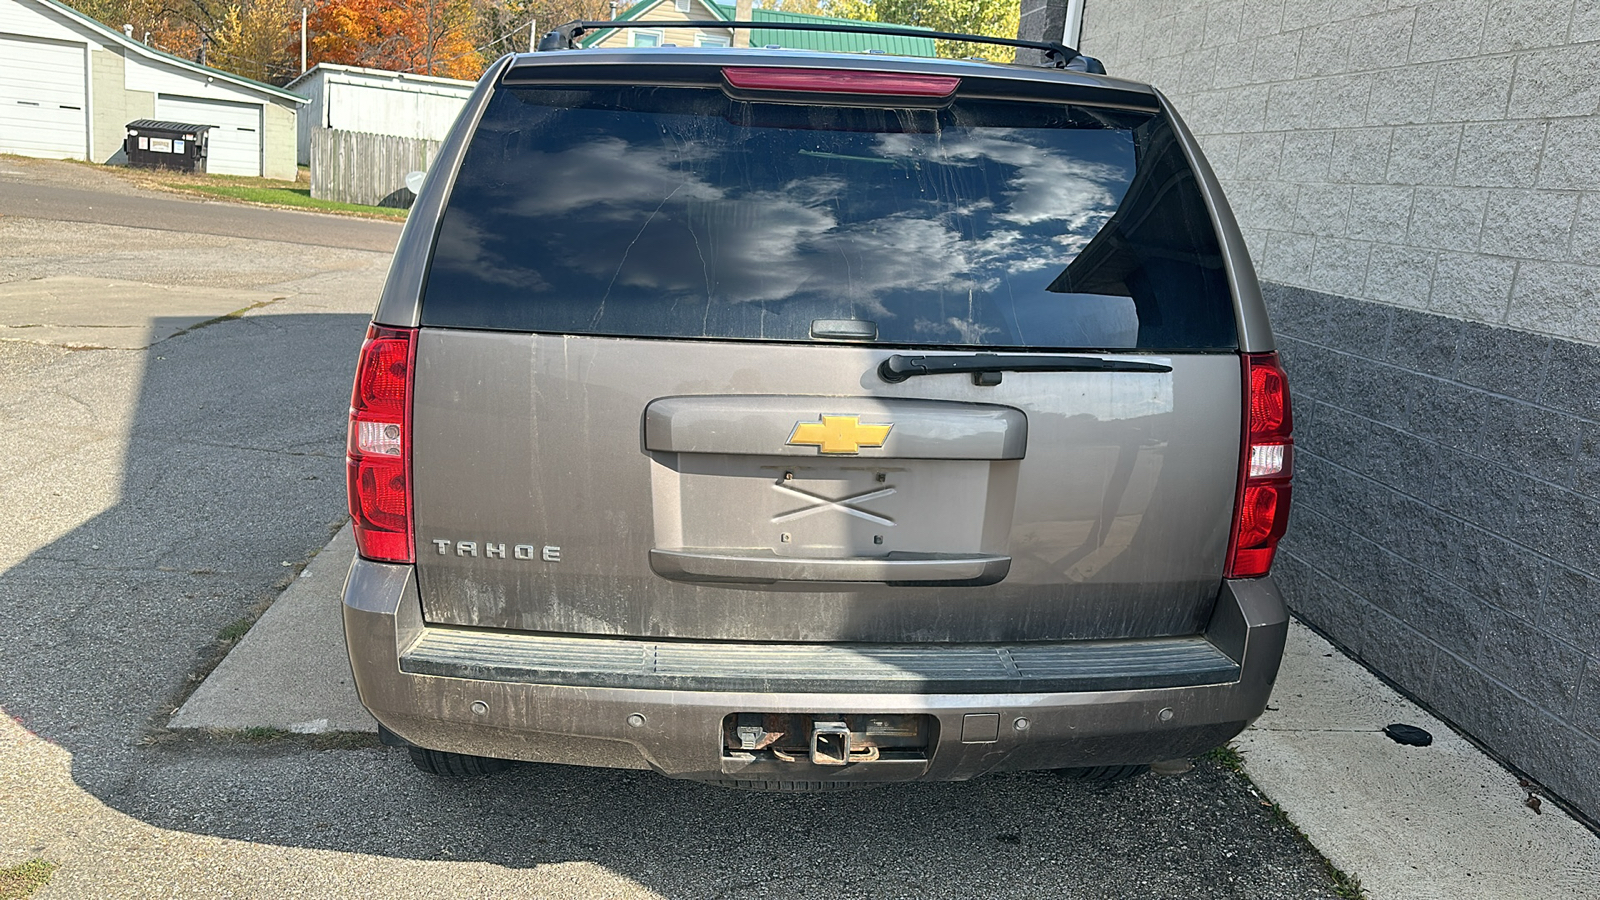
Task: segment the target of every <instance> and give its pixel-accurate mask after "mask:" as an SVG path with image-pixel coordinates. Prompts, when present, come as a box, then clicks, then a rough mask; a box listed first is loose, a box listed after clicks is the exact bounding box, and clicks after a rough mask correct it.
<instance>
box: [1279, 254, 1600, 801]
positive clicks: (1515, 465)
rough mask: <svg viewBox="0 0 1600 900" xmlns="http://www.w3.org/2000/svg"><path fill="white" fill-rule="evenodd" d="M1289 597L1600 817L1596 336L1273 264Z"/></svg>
mask: <svg viewBox="0 0 1600 900" xmlns="http://www.w3.org/2000/svg"><path fill="white" fill-rule="evenodd" d="M1263 290H1264V293H1265V295H1266V297H1267V302H1268V306H1269V309H1270V311H1271V314H1272V317H1273V325H1274V328H1275V330H1276V331H1277V333H1278V338H1279V345H1280V350H1281V353H1282V355H1283V358H1284V365H1285V367H1286V369H1287V370H1288V373H1289V379H1290V385H1291V389H1292V391H1293V394H1294V403H1295V419H1296V434H1295V440H1296V452H1297V457H1296V467H1297V468H1296V473H1295V488H1294V491H1295V493H1294V510H1293V514H1292V519H1291V524H1290V528H1289V533H1288V535H1287V536H1286V537H1285V539H1284V543H1283V548H1282V551H1281V553H1280V555H1279V557H1278V563H1277V566H1276V569H1275V572H1276V574H1277V577H1278V580H1279V582H1280V584H1281V585H1282V586H1283V588H1284V591H1285V594H1286V595H1287V596H1288V598H1289V600H1290V603H1291V606H1293V607H1294V609H1295V611H1296V612H1297V613H1299V614H1300V615H1301V616H1303V617H1304V618H1305V619H1307V620H1308V621H1309V622H1311V623H1312V624H1314V625H1316V626H1317V627H1318V628H1319V629H1322V630H1323V631H1325V632H1326V633H1328V634H1329V635H1331V636H1332V637H1333V638H1334V639H1336V640H1337V641H1338V642H1339V643H1341V644H1343V645H1344V646H1346V647H1347V648H1349V649H1350V650H1351V651H1352V652H1354V653H1355V654H1356V655H1358V656H1359V657H1360V658H1361V659H1362V660H1363V661H1365V662H1367V663H1369V664H1370V665H1372V666H1373V667H1374V668H1376V669H1377V670H1378V671H1380V672H1382V673H1383V674H1385V675H1386V676H1388V677H1389V678H1391V679H1393V680H1394V681H1395V682H1396V683H1397V684H1399V685H1400V686H1401V687H1402V688H1404V689H1406V690H1407V691H1409V692H1411V693H1412V694H1414V695H1415V696H1417V697H1419V698H1421V699H1423V700H1424V701H1425V702H1427V703H1428V704H1430V705H1431V706H1432V707H1433V708H1434V709H1435V710H1437V711H1438V712H1439V713H1441V714H1442V715H1443V716H1445V717H1447V718H1449V719H1451V720H1452V721H1453V722H1454V723H1456V724H1457V725H1459V726H1460V727H1461V728H1463V729H1464V730H1466V731H1467V732H1469V733H1471V734H1472V735H1473V736H1475V737H1477V738H1479V739H1480V740H1482V741H1483V742H1484V743H1485V744H1487V745H1488V746H1490V747H1491V748H1493V749H1494V750H1496V751H1497V752H1499V753H1501V754H1502V755H1503V756H1505V757H1506V758H1507V759H1508V760H1510V761H1511V762H1512V763H1513V764H1514V765H1516V766H1518V767H1519V768H1521V769H1523V770H1524V771H1526V772H1528V773H1529V774H1530V775H1532V776H1534V777H1535V778H1537V779H1538V780H1540V781H1541V782H1542V783H1543V784H1545V785H1546V786H1547V787H1549V788H1550V789H1552V790H1553V791H1555V792H1556V793H1558V794H1560V795H1562V796H1563V797H1564V798H1566V799H1568V800H1569V801H1570V802H1572V803H1573V804H1574V805H1575V806H1577V807H1578V808H1579V809H1580V810H1582V811H1584V812H1585V813H1587V814H1588V815H1589V816H1590V817H1592V818H1600V580H1597V577H1596V576H1597V575H1600V348H1597V347H1592V346H1588V345H1584V344H1577V343H1572V342H1569V341H1564V340H1560V339H1558V338H1551V337H1545V336H1540V335H1532V334H1527V333H1524V332H1517V331H1511V330H1509V329H1506V328H1497V327H1494V326H1489V325H1482V324H1478V323H1474V322H1464V321H1460V320H1456V319H1449V318H1445V317H1443V316H1438V315H1433V314H1430V313H1425V312H1419V311H1415V310H1409V309H1402V308H1399V307H1392V306H1384V305H1380V304H1375V303H1371V302H1367V301H1362V300H1353V299H1350V298H1346V297H1339V296H1335V295H1331V294H1324V293H1318V292H1315V291H1310V290H1305V289H1302V288H1293V287H1285V286H1282V285H1275V284H1264V285H1263Z"/></svg>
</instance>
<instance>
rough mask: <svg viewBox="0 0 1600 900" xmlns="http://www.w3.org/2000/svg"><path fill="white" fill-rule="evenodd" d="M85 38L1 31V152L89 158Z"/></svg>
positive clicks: (65, 157) (47, 156)
mask: <svg viewBox="0 0 1600 900" xmlns="http://www.w3.org/2000/svg"><path fill="white" fill-rule="evenodd" d="M83 54H84V47H83V45H82V44H65V43H56V42H54V41H41V40H34V39H32V38H24V37H15V36H10V35H8V36H5V37H0V153H16V154H18V155H21V156H42V157H46V158H52V159H86V158H88V152H87V148H86V146H85V141H86V136H87V134H88V131H89V127H88V126H89V116H88V111H87V106H88V104H87V103H85V102H84V77H83V75H84V73H83Z"/></svg>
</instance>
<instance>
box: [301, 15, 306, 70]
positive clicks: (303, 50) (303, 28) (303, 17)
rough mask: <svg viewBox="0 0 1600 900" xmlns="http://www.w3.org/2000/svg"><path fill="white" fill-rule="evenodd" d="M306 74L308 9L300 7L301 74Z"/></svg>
mask: <svg viewBox="0 0 1600 900" xmlns="http://www.w3.org/2000/svg"><path fill="white" fill-rule="evenodd" d="M305 73H306V8H305V7H304V6H302V7H300V74H301V75H304V74H305Z"/></svg>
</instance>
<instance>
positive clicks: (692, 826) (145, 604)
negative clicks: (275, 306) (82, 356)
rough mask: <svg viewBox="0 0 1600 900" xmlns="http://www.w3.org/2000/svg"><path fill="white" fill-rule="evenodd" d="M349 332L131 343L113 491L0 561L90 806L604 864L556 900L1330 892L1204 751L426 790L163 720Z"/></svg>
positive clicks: (398, 851) (342, 358)
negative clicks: (724, 778)
mask: <svg viewBox="0 0 1600 900" xmlns="http://www.w3.org/2000/svg"><path fill="white" fill-rule="evenodd" d="M365 325H366V320H365V318H364V317H359V316H349V315H261V316H252V317H246V318H243V319H237V320H229V321H223V322H220V323H217V324H215V325H211V326H209V327H204V328H200V329H197V330H192V331H190V332H188V333H184V334H181V335H178V336H177V337H174V338H171V339H168V340H166V341H163V342H161V343H159V344H156V345H155V346H153V347H151V348H150V349H149V350H148V351H146V355H145V360H144V373H143V376H142V381H141V384H140V389H139V394H138V396H139V399H138V402H137V408H136V409H135V410H134V413H133V416H132V420H131V425H130V428H129V433H128V437H127V441H126V452H125V453H124V455H123V457H122V459H121V473H120V484H121V487H120V499H119V500H118V502H116V503H115V504H114V505H112V506H110V507H109V508H107V509H105V510H104V511H102V512H100V513H99V514H98V515H95V516H93V517H92V518H90V519H88V520H87V521H85V522H83V523H82V524H81V525H79V526H77V527H76V528H73V529H72V530H71V531H69V532H67V533H65V534H63V535H62V536H61V537H59V538H58V539H56V540H54V541H53V542H51V543H50V544H49V545H48V546H46V547H44V548H42V549H40V550H38V551H37V552H35V553H33V554H32V555H30V556H29V557H28V558H27V559H26V560H24V561H23V562H22V563H20V564H19V565H17V566H15V567H13V568H11V569H10V570H8V571H6V572H4V573H0V615H3V617H4V622H5V624H4V626H3V628H4V629H5V633H6V634H8V635H9V636H10V643H11V645H12V649H11V650H10V651H9V652H6V653H4V654H0V684H3V685H4V688H3V691H4V693H3V694H0V698H3V706H4V708H5V711H6V712H8V713H9V714H11V715H12V716H14V717H16V718H17V719H18V720H19V721H20V722H22V723H23V724H24V725H25V726H26V727H27V728H29V729H31V730H32V731H34V732H35V733H37V734H38V735H40V736H41V737H43V738H45V739H47V740H49V741H51V742H53V743H56V744H58V745H60V746H61V747H63V748H65V749H66V750H68V751H69V752H70V753H71V754H72V776H73V779H74V781H75V782H76V784H77V785H78V786H79V787H81V788H82V789H83V790H85V791H87V792H88V793H89V794H91V795H93V796H94V797H95V798H97V799H98V800H100V801H101V802H103V803H104V804H106V805H107V806H109V807H111V808H113V809H115V810H118V811H120V812H122V813H125V814H127V815H130V816H133V817H135V818H136V819H138V820H140V821H142V822H146V823H148V824H150V825H153V826H157V827H160V828H164V829H170V830H173V831H178V832H187V833H194V834H201V835H209V836H215V837H220V838H228V839H235V840H240V841H247V842H252V843H264V844H268V845H276V846H281V847H291V848H310V849H317V850H330V851H338V852H343V853H354V854H364V855H369V856H375V857H382V858H393V859H399V860H449V861H453V862H482V863H489V864H493V865H494V866H500V867H505V868H507V869H513V870H537V871H544V870H545V867H546V866H548V865H550V864H562V863H591V864H594V865H596V866H599V867H602V868H603V869H604V870H606V871H607V872H609V873H612V874H614V875H615V876H616V877H615V878H614V879H610V880H607V879H606V878H605V877H603V876H599V877H600V881H598V882H597V883H596V884H594V885H593V887H592V889H590V888H586V887H585V885H584V883H582V882H581V881H580V882H574V881H573V880H572V879H574V878H577V877H579V876H578V875H572V874H568V875H561V876H551V877H552V878H554V880H553V881H551V882H549V884H550V885H551V890H556V889H557V888H559V889H560V890H559V892H564V893H567V894H569V895H574V896H580V895H584V894H586V893H599V892H604V893H616V892H619V891H624V890H629V889H631V890H637V888H644V889H647V890H649V891H653V892H655V893H657V894H660V895H662V896H667V897H691V896H692V897H704V896H727V897H738V898H759V897H769V896H783V897H785V898H789V897H793V896H796V895H798V894H800V893H802V892H804V893H812V894H816V893H822V894H828V895H835V896H867V897H877V896H884V897H888V896H1041V895H1053V896H1081V897H1149V896H1186V895H1188V896H1206V897H1217V896H1228V897H1293V898H1307V897H1331V896H1333V891H1332V888H1331V885H1330V884H1329V881H1328V879H1327V876H1326V875H1325V873H1324V871H1323V869H1322V864H1321V862H1320V860H1319V859H1318V858H1317V857H1316V856H1315V854H1314V853H1313V852H1312V851H1310V849H1309V848H1308V847H1307V846H1306V845H1305V844H1304V843H1303V842H1301V841H1300V840H1299V839H1298V838H1297V837H1296V836H1295V835H1294V833H1293V832H1292V831H1291V830H1290V829H1289V828H1288V827H1287V826H1285V825H1284V824H1283V823H1281V822H1279V821H1277V820H1276V819H1274V817H1273V815H1272V813H1271V810H1270V809H1268V808H1266V807H1265V806H1264V805H1263V804H1262V803H1261V801H1260V799H1259V798H1258V797H1257V796H1255V795H1254V793H1253V792H1252V791H1251V790H1250V789H1249V787H1248V785H1247V784H1246V783H1245V782H1243V781H1242V779H1240V778H1238V777H1237V776H1236V775H1235V774H1233V773H1232V772H1230V771H1228V770H1227V769H1226V768H1225V767H1223V766H1221V765H1219V764H1217V763H1215V762H1209V761H1207V762H1202V764H1201V765H1200V767H1199V768H1198V769H1197V770H1196V771H1195V772H1194V773H1191V774H1189V775H1186V776H1182V777H1172V778H1158V777H1155V776H1148V775H1147V776H1143V777H1141V778H1139V779H1136V780H1134V781H1131V782H1127V783H1123V784H1119V785H1114V786H1109V787H1095V786H1090V785H1085V784H1083V783H1080V782H1076V781H1072V780H1069V779H1066V778H1062V777H1059V776H1056V775H1054V774H1051V773H1025V774H1011V775H996V776H990V777H985V778H981V779H978V780H976V781H972V782H967V783H958V784H913V785H900V786H888V787H881V788H875V789H865V790H857V791H850V792H844V793H831V794H809V795H777V794H751V793H743V792H739V791H732V790H727V789H722V788H714V787H708V786H704V785H700V784H695V783H689V782H680V781H673V780H670V779H667V778H663V777H661V776H659V775H656V774H654V773H651V772H631V771H609V770H591V769H581V768H570V767H562V766H548V765H546V766H537V765H532V766H522V767H518V768H516V769H513V770H511V771H508V772H505V773H502V774H499V775H496V776H491V777H487V778H478V779H438V778H430V777H427V776H423V775H421V774H419V773H417V772H416V771H414V770H413V769H412V768H411V766H410V764H409V763H408V761H407V760H406V756H405V753H404V752H402V751H396V750H391V749H386V748H379V747H360V748H356V749H339V750H326V749H316V748H315V747H312V746H308V745H306V744H303V743H296V742H294V741H287V742H281V743H277V744H270V743H269V744H267V745H252V744H248V743H229V742H223V741H216V740H205V739H195V740H189V739H186V738H183V737H181V736H180V737H171V736H163V735H162V734H161V729H162V728H163V727H164V725H165V722H166V720H167V717H168V715H169V714H170V713H171V711H172V706H173V704H174V702H175V701H176V699H177V698H179V697H180V696H182V695H183V694H184V693H185V691H186V690H187V689H188V687H189V686H190V684H191V681H190V675H191V673H193V672H195V671H196V669H197V668H199V667H201V666H202V665H203V664H204V662H205V661H206V658H207V654H208V653H209V652H211V651H212V650H213V649H214V648H215V647H216V640H217V636H218V634H219V632H220V631H222V630H223V629H224V628H225V627H226V626H228V625H229V624H230V623H232V622H234V621H236V620H238V619H239V618H240V617H241V616H244V615H246V614H247V613H249V612H250V610H251V609H252V608H254V607H256V606H257V605H258V604H260V603H261V602H263V601H264V600H267V599H270V598H271V597H272V596H274V595H275V594H276V592H277V591H278V590H280V589H281V587H282V586H283V585H284V584H285V583H286V579H285V575H286V573H292V572H293V571H294V569H293V565H292V564H295V563H298V562H299V561H302V560H304V559H306V558H307V556H308V554H309V553H311V552H313V551H315V550H316V549H318V548H320V547H321V546H322V545H323V544H324V543H325V542H326V541H327V539H328V538H329V536H330V535H331V534H332V531H333V530H334V529H335V528H336V527H337V526H338V525H339V524H340V523H341V522H342V519H343V515H344V513H343V510H344V493H343V443H344V421H345V415H346V408H347V404H348V399H349V385H350V379H351V375H352V371H353V368H354V361H355V355H356V351H357V348H358V347H359V344H360V341H361V336H362V333H363V331H364V328H365ZM86 414H87V413H86ZM96 464H97V463H95V462H94V461H93V460H85V462H84V465H85V466H91V465H96ZM98 464H102V465H103V464H104V463H103V462H102V463H98ZM52 493H55V492H54V491H53V490H52V487H51V485H50V483H49V482H48V480H45V481H41V483H40V484H39V487H38V496H36V497H32V498H24V499H26V500H27V501H28V502H33V503H37V504H40V505H41V506H42V505H47V504H49V503H50V502H52V501H51V499H50V495H51V494H52ZM286 563H288V564H291V565H289V566H286V565H285V564H286ZM404 872H405V873H407V874H406V877H417V870H415V869H406V870H404ZM502 874H505V875H507V877H514V876H516V875H517V874H518V873H516V872H513V873H502ZM522 874H524V875H526V874H528V873H527V872H526V871H524V872H523V873H522ZM400 875H401V872H400V871H399V870H397V871H396V872H395V873H394V877H400ZM585 877H593V876H585ZM446 883H448V882H446ZM630 884H631V885H634V886H636V887H634V888H629V885H630ZM418 893H424V892H423V891H420V890H419V891H418ZM492 893H494V892H492Z"/></svg>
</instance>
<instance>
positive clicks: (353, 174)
mask: <svg viewBox="0 0 1600 900" xmlns="http://www.w3.org/2000/svg"><path fill="white" fill-rule="evenodd" d="M438 153H439V141H425V140H421V139H418V138H406V137H398V136H395V135H392V134H366V133H363V132H359V131H342V130H340V129H337V128H317V129H314V130H312V132H311V196H313V197H315V198H317V199H319V200H338V201H340V202H343V203H360V204H363V205H366V206H398V207H407V206H410V205H411V201H412V200H413V199H414V198H413V197H412V195H411V192H410V191H408V190H406V175H407V174H409V173H411V172H419V171H427V168H428V164H429V163H431V162H433V158H434V157H435V156H437V155H438Z"/></svg>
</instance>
